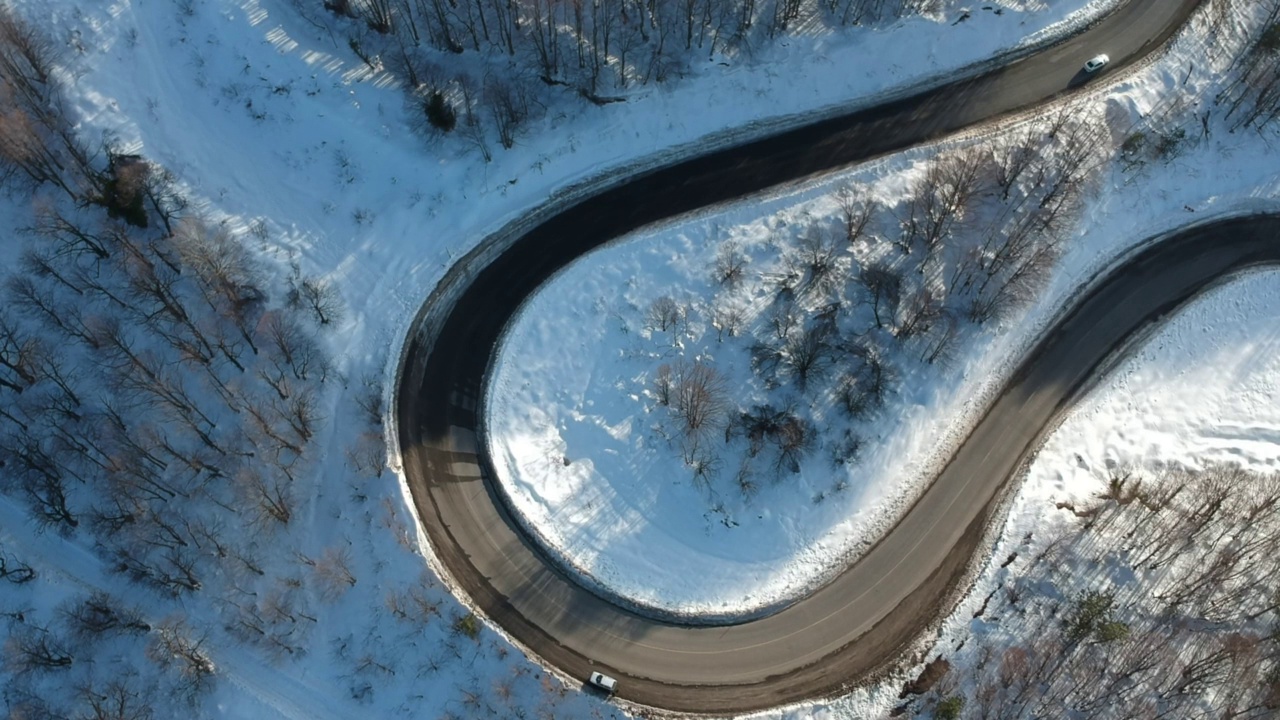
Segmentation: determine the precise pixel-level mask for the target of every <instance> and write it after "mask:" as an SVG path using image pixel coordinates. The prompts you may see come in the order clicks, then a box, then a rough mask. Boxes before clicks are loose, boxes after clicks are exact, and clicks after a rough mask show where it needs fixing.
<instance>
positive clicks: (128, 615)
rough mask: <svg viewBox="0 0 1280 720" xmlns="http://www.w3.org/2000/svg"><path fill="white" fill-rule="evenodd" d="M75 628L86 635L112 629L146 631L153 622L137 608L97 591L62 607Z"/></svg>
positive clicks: (64, 614) (98, 634)
mask: <svg viewBox="0 0 1280 720" xmlns="http://www.w3.org/2000/svg"><path fill="white" fill-rule="evenodd" d="M62 614H63V616H64V617H65V618H66V622H67V625H68V627H69V628H70V630H71V632H72V633H74V634H75V635H77V636H79V637H82V638H94V637H99V636H102V635H106V634H108V633H145V632H149V631H150V630H151V626H150V625H148V624H147V623H145V622H143V620H142V615H141V613H139V612H138V611H137V610H135V609H133V608H129V607H125V606H124V605H122V604H121V603H120V601H119V600H117V599H115V598H113V597H111V596H110V595H107V594H106V593H103V592H95V593H93V594H92V595H89V596H87V597H82V598H80V599H79V600H76V601H74V602H72V603H71V604H70V605H68V606H67V607H65V608H63V610H62Z"/></svg>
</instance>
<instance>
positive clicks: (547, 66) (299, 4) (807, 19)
mask: <svg viewBox="0 0 1280 720" xmlns="http://www.w3.org/2000/svg"><path fill="white" fill-rule="evenodd" d="M293 2H294V7H295V9H296V10H297V12H298V13H299V14H300V15H301V16H302V17H304V18H306V19H307V20H309V21H310V22H311V23H313V24H314V25H316V26H318V27H320V28H323V29H325V30H326V31H327V32H329V33H330V34H331V35H332V36H333V37H334V39H335V42H338V41H341V42H342V43H344V44H346V45H347V46H348V47H349V48H350V49H351V51H352V52H354V53H355V54H356V55H357V56H359V57H360V58H361V59H362V60H363V61H364V62H365V63H367V64H368V65H369V66H370V67H371V68H375V69H378V70H386V71H389V72H391V73H392V74H394V75H395V76H396V77H398V78H399V79H401V80H402V81H403V82H404V84H405V87H406V90H407V93H408V106H409V114H410V116H411V118H412V120H413V121H414V122H415V123H416V125H417V127H418V129H419V130H421V131H423V132H424V133H427V134H430V135H436V134H443V135H449V136H456V137H459V138H460V139H461V140H462V141H463V142H465V143H467V144H470V145H471V146H473V147H475V148H476V149H478V151H479V152H480V153H481V154H482V155H483V156H484V157H486V158H488V157H490V153H491V152H492V148H493V147H494V146H496V145H501V146H502V147H505V148H510V147H511V146H512V145H513V144H514V143H515V142H516V140H517V138H518V137H519V136H520V135H521V134H522V132H523V131H524V130H525V128H526V126H527V125H528V123H529V122H530V121H531V120H533V119H535V118H537V117H538V116H540V115H541V114H542V112H543V111H545V110H546V109H547V108H548V107H550V106H552V105H560V101H559V98H560V97H561V96H563V95H565V94H569V95H574V96H579V97H580V98H581V101H582V103H584V104H596V105H602V104H607V103H610V102H618V101H624V100H625V93H626V90H627V89H628V88H632V87H635V86H638V85H645V84H649V83H662V82H665V81H667V80H670V79H672V78H678V77H680V76H682V75H683V74H685V73H686V72H687V71H688V68H689V66H690V63H692V62H695V61H700V60H705V59H708V58H715V59H717V60H718V61H721V62H738V61H740V60H741V59H745V58H749V57H750V56H751V54H752V53H753V52H754V50H755V49H756V48H757V47H760V46H762V45H763V44H766V43H771V42H774V41H775V39H776V38H778V37H779V36H782V35H784V34H786V33H788V32H792V31H797V30H800V29H806V31H812V29H813V27H814V26H815V25H816V26H819V27H824V28H838V27H843V26H854V25H879V24H888V23H892V22H894V21H896V20H898V19H901V18H903V17H907V16H910V15H918V14H923V13H928V12H931V11H932V10H934V6H935V0H597V1H595V2H581V1H577V0H575V1H574V2H558V1H553V0H533V1H532V2H514V1H513V0H456V1H455V0H293ZM586 106H587V105H581V106H579V107H580V108H581V107H586Z"/></svg>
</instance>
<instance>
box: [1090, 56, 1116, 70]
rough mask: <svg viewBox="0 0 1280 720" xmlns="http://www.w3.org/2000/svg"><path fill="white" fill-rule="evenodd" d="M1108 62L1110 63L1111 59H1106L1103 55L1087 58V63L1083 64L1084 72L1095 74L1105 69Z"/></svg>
mask: <svg viewBox="0 0 1280 720" xmlns="http://www.w3.org/2000/svg"><path fill="white" fill-rule="evenodd" d="M1109 62H1111V58H1109V57H1107V56H1106V55H1105V54H1103V55H1094V56H1093V57H1091V58H1089V62H1087V63H1085V64H1084V71H1085V72H1087V73H1096V72H1098V71H1099V70H1101V69H1102V68H1104V67H1106V66H1107V63H1109Z"/></svg>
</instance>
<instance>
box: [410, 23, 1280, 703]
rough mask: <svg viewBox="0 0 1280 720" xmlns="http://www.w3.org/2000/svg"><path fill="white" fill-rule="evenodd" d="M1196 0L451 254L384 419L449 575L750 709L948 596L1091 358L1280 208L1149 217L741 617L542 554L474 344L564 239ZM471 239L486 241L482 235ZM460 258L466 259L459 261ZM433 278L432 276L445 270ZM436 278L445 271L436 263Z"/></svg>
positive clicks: (1056, 64) (832, 149)
mask: <svg viewBox="0 0 1280 720" xmlns="http://www.w3.org/2000/svg"><path fill="white" fill-rule="evenodd" d="M1197 5H1198V0H1130V2H1129V3H1127V4H1126V5H1124V6H1123V7H1122V8H1120V9H1119V10H1117V11H1116V12H1115V13H1113V14H1111V15H1110V16H1108V17H1107V18H1106V19H1105V20H1103V21H1102V22H1100V23H1099V24H1097V25H1095V26H1094V27H1092V28H1090V29H1089V30H1087V31H1086V32H1084V33H1082V34H1080V35H1077V36H1075V37H1073V38H1071V39H1069V40H1067V41H1065V42H1063V43H1061V44H1058V45H1055V46H1053V47H1051V48H1049V49H1047V50H1045V51H1043V52H1039V53H1037V54H1036V55H1034V56H1031V57H1028V58H1025V59H1022V60H1019V61H1016V62H1013V63H1011V64H1009V65H1006V66H1004V67H1002V68H1000V69H998V70H995V71H992V72H989V73H986V74H984V75H981V76H980V77H975V78H968V79H963V80H959V81H957V82H956V83H955V84H952V85H947V86H944V87H940V88H937V89H935V90H931V91H928V92H924V93H922V94H920V95H917V96H913V97H910V98H907V99H903V100H899V101H895V102H892V103H889V104H887V105H883V106H880V107H876V108H871V109H868V110H865V111H862V112H858V113H854V114H852V115H850V116H847V117H842V118H836V119H832V120H824V121H822V122H819V123H816V124H814V125H811V126H808V127H804V128H800V129H797V130H794V131H790V132H787V133H784V134H781V135H777V136H774V137H771V138H767V139H764V140H760V141H757V142H752V143H750V144H748V145H744V146H740V147H737V148H732V149H728V150H724V151H720V152H715V153H712V154H708V155H704V156H702V157H698V158H694V159H691V160H687V161H683V162H680V163H678V164H675V165H671V166H668V167H665V168H662V169H659V170H655V171H652V172H648V173H644V174H641V175H638V176H636V177H633V178H631V179H629V180H627V181H626V182H624V183H622V184H620V185H616V186H614V187H613V188H611V189H608V190H605V191H603V192H601V193H599V194H597V195H595V196H593V197H590V198H588V199H586V200H583V201H581V202H579V203H578V204H576V205H574V206H572V207H569V208H567V209H564V210H562V211H560V212H559V213H558V214H555V215H552V216H549V217H548V218H546V219H544V220H543V221H542V222H541V223H540V224H538V225H536V227H533V228H532V229H530V230H529V231H528V232H526V233H524V234H523V235H521V236H520V237H519V238H518V239H516V240H514V241H513V242H512V243H511V244H510V246H509V247H508V248H507V249H506V250H505V251H503V252H501V254H498V255H497V256H496V257H490V256H491V255H492V254H493V253H488V254H485V253H484V252H483V251H479V252H477V253H473V254H472V255H471V256H469V257H468V258H466V259H464V260H463V261H462V262H461V263H460V264H459V266H458V267H457V268H456V269H455V270H456V272H455V271H451V273H453V275H455V277H454V280H455V281H456V280H457V278H463V279H464V280H465V281H466V282H465V283H463V284H459V285H458V287H459V288H461V292H460V294H459V295H458V296H457V297H456V298H446V297H444V293H443V292H442V291H441V290H440V289H439V288H438V289H437V291H436V292H434V293H433V295H432V298H429V299H428V303H429V305H428V306H427V307H425V308H424V310H423V312H421V313H420V314H419V318H418V322H417V326H416V327H415V328H414V331H413V332H411V334H410V338H409V340H408V342H407V345H406V348H405V352H404V355H403V357H402V360H401V366H400V373H399V377H400V381H399V382H400V385H399V387H398V388H397V393H398V394H397V409H396V412H397V419H398V428H397V429H398V440H399V442H400V449H401V453H402V456H403V459H404V468H405V473H406V476H407V478H408V482H409V486H410V489H411V491H412V494H413V499H414V503H415V505H416V506H417V510H418V514H419V516H420V518H421V519H422V522H423V525H424V527H425V530H426V532H427V535H428V537H429V538H430V540H431V543H432V546H433V549H434V550H435V552H436V554H437V555H438V557H439V558H440V560H441V561H442V562H443V563H444V564H445V565H446V566H447V568H448V570H449V572H450V574H451V575H452V577H453V578H454V580H455V581H456V582H457V583H458V584H459V585H460V586H461V587H462V589H463V590H465V591H466V592H467V593H469V594H470V596H471V598H472V599H473V600H474V602H475V603H476V604H477V605H478V606H479V607H480V608H481V609H482V610H483V612H484V613H485V614H486V615H487V616H488V617H489V618H490V619H491V620H493V621H494V622H496V623H498V624H499V625H501V626H502V627H503V628H504V629H505V630H506V631H507V632H508V633H510V634H511V635H512V636H513V637H514V638H516V639H517V640H518V641H519V642H520V643H522V644H523V645H524V646H526V647H527V648H529V649H530V650H532V651H533V652H534V653H536V654H537V655H538V656H540V657H541V658H542V659H543V660H544V661H546V662H549V663H551V664H553V665H555V666H557V667H559V668H561V669H562V670H564V671H565V672H568V673H570V674H572V675H574V676H576V677H579V678H585V677H586V676H587V675H588V674H589V673H590V671H592V670H597V669H598V670H602V671H604V672H606V673H608V674H610V675H613V676H615V677H617V678H619V680H620V688H619V689H620V695H622V696H623V697H625V698H628V699H631V700H634V701H637V702H640V703H643V704H647V705H652V706H656V707H662V708H668V709H673V710H684V711H692V712H722V713H723V712H735V711H745V710H753V709H760V708H765V707H771V706H775V705H778V704H781V703H786V702H793V701H797V700H801V699H804V698H808V697H813V696H816V695H822V694H826V693H831V692H835V691H838V690H839V689H840V688H841V687H842V686H843V685H845V684H848V683H852V682H856V681H857V680H858V679H860V678H862V677H865V676H866V675H867V674H869V673H872V672H874V671H876V670H878V669H881V668H883V667H885V666H886V664H888V663H891V662H893V661H894V660H895V658H896V657H897V656H898V654H899V653H900V651H901V650H902V648H903V647H904V646H905V645H906V644H907V643H909V642H910V641H911V640H913V639H914V638H915V637H917V635H918V634H919V632H920V631H921V629H922V628H923V627H925V626H926V625H927V624H928V623H929V622H930V621H932V620H933V619H934V618H935V617H936V616H937V614H938V613H939V612H941V611H943V610H945V605H946V603H947V600H948V598H949V596H950V594H951V591H952V590H953V589H954V587H955V585H956V583H957V582H958V581H959V580H960V579H961V578H962V577H963V575H964V572H965V569H966V567H967V566H968V564H969V562H970V561H971V559H972V558H973V557H974V554H975V553H976V552H977V551H978V550H979V549H980V548H979V545H980V541H981V537H982V531H983V529H984V527H985V523H986V522H987V520H988V518H989V514H990V513H991V512H992V508H993V506H994V503H995V501H996V500H997V498H998V497H999V493H1000V492H1001V490H1002V489H1003V488H1004V487H1005V485H1006V484H1007V480H1008V479H1009V478H1010V476H1011V475H1012V474H1013V473H1014V472H1015V471H1016V470H1017V468H1018V466H1019V464H1020V463H1021V462H1022V460H1023V459H1024V457H1025V456H1026V455H1027V454H1028V453H1029V452H1030V451H1031V450H1032V449H1033V448H1034V447H1035V446H1036V444H1037V443H1038V442H1039V440H1040V438H1041V435H1042V434H1043V432H1045V429H1046V428H1049V427H1051V426H1052V424H1053V423H1054V421H1055V419H1056V418H1057V417H1059V416H1060V414H1061V413H1062V412H1063V410H1064V409H1065V407H1066V406H1067V404H1068V403H1069V402H1070V401H1071V400H1072V399H1073V398H1074V396H1075V395H1076V394H1078V390H1079V388H1080V387H1081V386H1082V384H1083V383H1084V382H1085V381H1086V380H1087V379H1088V377H1089V376H1090V373H1091V372H1092V371H1093V370H1094V369H1095V368H1097V367H1098V366H1099V365H1100V363H1102V362H1103V361H1104V360H1105V359H1106V358H1107V357H1108V355H1109V354H1110V353H1111V352H1112V351H1114V350H1115V349H1116V348H1118V347H1121V346H1122V345H1123V343H1124V341H1125V340H1126V339H1127V338H1132V337H1133V336H1134V333H1135V332H1137V331H1138V330H1140V329H1142V328H1143V327H1147V326H1149V325H1150V323H1151V322H1152V321H1153V320H1155V319H1158V318H1159V317H1161V316H1163V315H1164V314H1166V313H1168V312H1169V311H1170V310H1171V309H1172V308H1174V307H1176V306H1177V305H1178V304H1179V303H1181V302H1183V301H1185V300H1186V299H1188V298H1190V297H1191V296H1193V295H1194V294H1195V293H1197V292H1198V291H1200V290H1202V289H1203V288H1204V287H1205V286H1206V285H1207V284H1209V283H1212V282H1215V281H1216V280H1218V279H1220V278H1222V277H1224V276H1225V275H1226V274H1228V273H1230V272H1232V271H1234V270H1236V269H1239V268H1241V267H1245V266H1249V265H1252V264H1257V263H1262V262H1272V261H1276V260H1280V243H1277V242H1275V240H1276V239H1277V236H1278V235H1280V220H1278V219H1277V218H1276V217H1271V216H1266V217H1262V218H1254V219H1249V220H1232V221H1223V222H1220V223H1217V224H1213V225H1208V226H1204V227H1198V228H1192V229H1189V230H1187V231H1186V232H1184V233H1182V234H1179V235H1177V236H1175V237H1171V238H1165V239H1162V240H1161V241H1160V242H1157V243H1155V244H1154V245H1153V246H1152V248H1151V249H1150V250H1149V251H1147V252H1146V253H1144V254H1143V255H1141V256H1140V257H1138V258H1136V259H1134V260H1132V261H1130V262H1129V263H1127V264H1126V265H1125V266H1124V267H1122V268H1120V269H1119V270H1117V271H1115V272H1114V273H1113V274H1112V275H1111V276H1110V277H1109V278H1108V279H1106V280H1104V281H1101V282H1100V283H1099V284H1097V285H1096V286H1095V289H1094V290H1093V291H1092V292H1090V294H1089V295H1088V297H1087V298H1085V299H1083V300H1082V301H1081V302H1080V303H1079V304H1078V305H1077V306H1076V308H1075V309H1074V310H1072V311H1071V312H1070V313H1068V314H1067V315H1065V316H1064V318H1063V319H1062V320H1061V322H1059V323H1058V324H1057V326H1056V327H1055V329H1054V330H1053V331H1052V332H1050V333H1049V334H1048V335H1047V336H1046V337H1045V338H1044V340H1043V341H1042V343H1041V344H1040V345H1039V347H1038V349H1037V350H1035V351H1034V352H1033V353H1032V354H1031V355H1030V356H1029V357H1028V359H1027V360H1026V361H1025V364H1024V365H1023V367H1022V369H1021V370H1020V371H1018V373H1017V374H1016V375H1015V378H1014V380H1013V381H1012V382H1011V383H1010V385H1009V386H1008V387H1007V388H1006V389H1005V391H1004V392H1003V393H1002V395H1001V396H1000V398H999V399H998V400H997V401H996V402H995V404H994V405H993V406H992V407H991V408H990V409H989V410H988V412H987V414H986V415H985V417H984V419H983V420H982V421H981V422H980V423H979V424H978V426H977V427H976V428H975V429H974V430H973V432H972V434H971V435H970V436H969V438H968V439H967V440H966V441H965V443H964V444H963V446H962V447H961V448H960V450H959V451H958V452H957V453H956V455H955V456H954V457H953V459H952V460H951V461H950V463H949V464H948V465H947V467H946V469H945V470H944V471H943V473H942V474H941V475H940V476H939V477H938V478H937V479H936V480H935V482H934V483H933V484H932V485H931V486H930V488H929V489H928V490H927V491H926V492H925V493H924V495H922V496H921V498H920V499H919V500H918V501H917V502H916V504H915V505H914V506H913V507H912V508H911V509H910V510H909V511H908V512H907V514H906V515H905V516H904V517H903V518H902V519H901V520H900V521H899V523H898V524H897V525H896V526H895V527H894V528H893V529H892V530H891V531H890V532H889V533H888V534H887V535H885V536H884V537H883V538H881V539H880V541H879V542H878V543H877V544H876V545H875V546H874V547H873V548H872V549H871V550H870V551H869V552H868V553H867V554H866V555H864V556H863V557H862V558H861V559H860V560H858V561H857V562H856V563H854V564H853V565H851V566H850V567H849V568H847V569H846V570H844V571H843V572H842V573H841V574H840V575H838V576H837V577H836V578H835V579H834V580H833V581H832V582H831V583H829V584H828V585H826V586H825V587H823V588H822V589H820V590H818V591H817V592H815V593H813V594H811V595H809V596H808V597H806V598H804V599H802V600H800V601H798V602H797V603H795V604H793V605H791V606H789V607H787V608H785V609H783V610H780V611H779V612H777V613H775V614H773V615H770V616H768V617H765V618H761V619H758V620H752V621H749V622H743V623H740V624H734V625H724V626H714V627H708V626H696V627H686V626H681V625H677V624H673V623H668V622H663V621H660V620H654V619H651V618H646V617H642V616H639V615H637V614H635V613H632V612H629V611H627V610H625V609H623V608H620V607H618V606H617V605H614V604H611V603H609V602H607V601H606V600H604V599H601V598H600V597H598V596H596V595H594V594H592V593H591V592H589V591H588V590H586V589H584V588H583V587H582V586H580V585H578V584H577V583H575V582H574V581H573V580H572V578H570V577H566V576H565V575H563V574H562V573H561V572H560V571H559V570H558V569H557V568H556V567H555V566H554V565H553V564H552V563H549V562H547V560H546V558H545V557H544V556H543V555H542V554H541V550H540V548H539V547H538V546H537V544H536V543H534V542H532V541H531V540H530V539H529V538H528V537H527V536H526V535H525V534H524V533H523V532H522V531H521V529H520V527H519V525H518V523H516V522H515V521H514V520H513V519H512V518H511V517H510V516H509V515H508V513H507V510H506V508H505V506H504V505H503V503H502V501H501V499H500V497H499V495H498V493H497V491H496V490H495V489H494V487H493V485H492V477H493V474H492V468H491V465H490V463H489V461H488V459H487V458H486V457H485V455H484V452H483V443H482V442H481V441H480V439H479V432H480V428H481V426H482V421H483V419H482V418H481V417H479V415H478V413H479V411H480V410H481V409H482V407H483V403H482V402H481V393H482V388H483V387H484V379H485V376H486V373H487V372H488V369H489V362H490V356H491V353H492V350H493V348H494V346H495V344H496V343H497V342H498V339H499V337H500V336H501V333H502V330H503V328H504V326H505V325H506V323H507V321H508V320H509V319H510V318H511V317H512V315H513V314H514V312H515V311H516V309H517V308H518V307H519V305H520V303H521V302H522V301H523V300H524V298H526V297H527V296H528V295H529V294H530V293H532V292H533V291H534V290H535V289H536V288H537V287H538V286H539V285H540V284H541V283H542V282H543V281H544V280H546V279H547V278H548V277H550V276H551V275H552V274H553V273H554V272H555V271H556V270H558V269H559V268H561V267H563V266H564V265H566V264H568V263H569V262H571V261H572V260H573V259H574V258H576V257H578V256H579V255H581V254H582V253H584V252H586V251H588V250H590V249H592V248H594V247H597V246H599V245H601V244H603V243H605V242H608V241H609V240H610V239H613V238H616V237H619V236H621V235H623V234H625V233H627V232H629V231H632V230H634V229H636V228H639V227H642V226H645V225H648V224H650V223H653V222H656V221H659V220H664V219H667V218H671V217H674V216H677V215H680V214H683V213H687V212H691V211H694V210H698V209H701V208H706V207H708V206H712V205H715V204H717V203H721V202H726V201H729V200H733V199H736V198H740V197H743V196H746V195H750V194H752V193H755V192H759V191H761V190H764V189H767V188H770V187H774V186H777V185H779V184H782V183H786V182H791V181H796V180H799V179H803V178H805V177H809V176H812V175H814V174H817V173H821V172H824V171H828V170H831V169H833V168H837V167H841V166H845V165H848V164H851V163H855V162H858V161H862V160H866V159H868V158H871V157H875V156H878V155H882V154H885V153H888V152H891V151H894V150H898V149H901V148H904V147H909V146H911V145H915V144H919V143H921V142H925V141H928V140H930V139H933V138H937V137H940V136H943V135H946V134H948V133H952V132H954V131H956V130H959V129H962V128H965V127H969V126H972V125H975V124H977V123H980V122H983V121H987V120H990V119H992V118H995V117H999V116H1001V115H1005V114H1008V113H1010V112H1013V111H1015V110H1019V109H1026V108H1028V107H1030V106H1033V105H1035V104H1037V103H1040V102H1043V101H1045V100H1047V99H1049V98H1053V97H1055V96H1057V95H1060V94H1062V93H1064V92H1068V91H1070V89H1071V88H1072V87H1074V86H1076V85H1078V84H1080V81H1081V76H1080V66H1081V64H1083V62H1084V61H1085V60H1086V59H1088V58H1089V57H1092V56H1093V55H1095V54H1097V53H1099V52H1105V53H1107V54H1109V55H1110V56H1111V58H1112V64H1111V66H1109V67H1108V68H1107V69H1106V70H1104V71H1103V74H1104V75H1105V74H1107V73H1113V72H1116V71H1117V70H1118V69H1120V68H1122V67H1123V66H1125V65H1127V64H1130V63H1133V62H1136V61H1137V60H1139V59H1141V58H1142V57H1143V56H1145V55H1146V54H1148V53H1149V52H1151V51H1152V50H1154V49H1156V48H1158V47H1160V46H1161V45H1163V44H1164V43H1165V42H1166V41H1167V40H1168V39H1169V38H1170V37H1171V36H1172V34H1173V33H1174V32H1175V31H1176V30H1177V29H1178V27H1180V25H1181V24H1182V23H1183V22H1184V21H1185V20H1186V18H1187V17H1188V15H1189V14H1190V13H1191V12H1192V11H1193V10H1194V9H1195V7H1196V6H1197ZM484 247H485V245H484V244H483V243H482V245H481V248H484ZM464 268H465V271H464ZM445 284H447V281H446V283H445ZM442 285H443V284H442Z"/></svg>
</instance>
